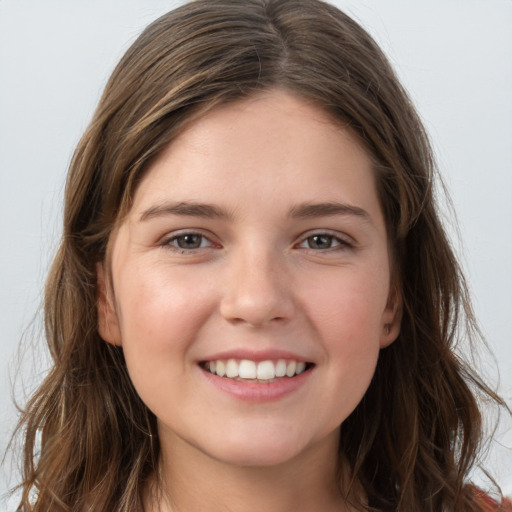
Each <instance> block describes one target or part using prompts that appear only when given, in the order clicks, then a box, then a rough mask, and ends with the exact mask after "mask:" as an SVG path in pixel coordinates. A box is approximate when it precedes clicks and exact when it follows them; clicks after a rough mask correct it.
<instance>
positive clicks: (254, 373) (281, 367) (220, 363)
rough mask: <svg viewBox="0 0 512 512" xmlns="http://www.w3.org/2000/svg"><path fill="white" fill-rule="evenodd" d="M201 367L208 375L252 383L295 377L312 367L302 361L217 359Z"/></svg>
mask: <svg viewBox="0 0 512 512" xmlns="http://www.w3.org/2000/svg"><path fill="white" fill-rule="evenodd" d="M201 366H202V367H203V368H204V369H205V370H207V371H209V372H210V373H212V374H214V375H218V376H219V377H225V378H227V379H234V380H240V381H252V382H274V381H275V380H276V379H281V378H291V377H296V376H297V375H300V374H301V373H303V372H304V371H305V370H307V369H309V367H310V366H312V365H311V364H310V363H305V362H304V361H294V360H285V359H278V360H275V361H273V360H266V361H251V360H249V359H241V360H237V359H227V360H223V359H219V360H216V361H207V362H204V363H202V364H201Z"/></svg>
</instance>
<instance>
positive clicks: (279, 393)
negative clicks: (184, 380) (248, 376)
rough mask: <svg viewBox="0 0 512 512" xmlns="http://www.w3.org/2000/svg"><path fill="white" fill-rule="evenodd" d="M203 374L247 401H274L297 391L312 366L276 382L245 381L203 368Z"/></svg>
mask: <svg viewBox="0 0 512 512" xmlns="http://www.w3.org/2000/svg"><path fill="white" fill-rule="evenodd" d="M201 371H202V373H203V375H204V376H205V377H206V378H207V379H208V381H209V382H210V384H212V385H213V386H215V387H216V388H217V389H219V390H220V391H222V392H224V393H227V394H228V395H231V396H233V397H235V398H237V399H239V400H244V401H246V402H272V401H275V400H280V399H281V398H284V397H285V396H287V395H290V394H292V393H294V392H295V391H297V390H298V389H299V388H300V387H301V386H302V385H303V384H304V383H305V382H306V381H307V379H308V378H309V377H310V375H311V372H312V371H313V368H310V369H308V370H306V371H304V372H303V373H301V374H300V375H297V376H295V377H287V378H282V379H279V380H276V381H274V382H267V383H266V382H244V381H240V380H234V379H228V378H226V377H219V376H218V375H214V374H213V373H210V372H209V371H206V370H203V369H202V368H201Z"/></svg>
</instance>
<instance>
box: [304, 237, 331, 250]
mask: <svg viewBox="0 0 512 512" xmlns="http://www.w3.org/2000/svg"><path fill="white" fill-rule="evenodd" d="M331 242H332V236H328V235H315V236H312V237H311V238H310V242H309V246H310V247H311V248H312V249H329V247H330V246H331Z"/></svg>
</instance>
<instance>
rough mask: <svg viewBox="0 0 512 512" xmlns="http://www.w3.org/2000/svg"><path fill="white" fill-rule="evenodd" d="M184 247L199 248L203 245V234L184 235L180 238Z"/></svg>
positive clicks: (180, 243)
mask: <svg viewBox="0 0 512 512" xmlns="http://www.w3.org/2000/svg"><path fill="white" fill-rule="evenodd" d="M178 245H179V246H180V247H181V248H182V249H197V248H198V247H199V246H200V245H201V235H183V236H180V237H179V238H178Z"/></svg>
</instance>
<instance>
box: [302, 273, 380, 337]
mask: <svg viewBox="0 0 512 512" xmlns="http://www.w3.org/2000/svg"><path fill="white" fill-rule="evenodd" d="M388 283H389V277H388V273H387V272H386V271H385V270H382V269H379V268H377V269H375V270H369V269H368V268H364V269H358V268H349V267H347V268H343V269H336V270H335V271H334V272H332V274H331V275H330V276H326V277H325V278H324V279H322V280H321V281H318V280H317V281H316V282H315V281H313V280H311V283H310V286H306V287H305V288H307V289H309V290H310V293H309V294H308V298H307V303H308V310H309V311H310V315H309V316H310V317H311V318H312V319H314V323H315V325H316V327H317V328H318V329H321V331H322V332H323V333H324V334H325V336H327V337H328V338H329V339H332V338H336V337H340V336H341V337H342V339H344V340H345V341H347V342H348V340H350V339H359V340H360V341H363V340H367V341H370V340H372V339H374V340H375V341H376V342H377V343H378V340H379V339H380V334H381V329H382V316H383V313H384V310H385V308H386V303H387V300H388V291H389V285H388Z"/></svg>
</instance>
